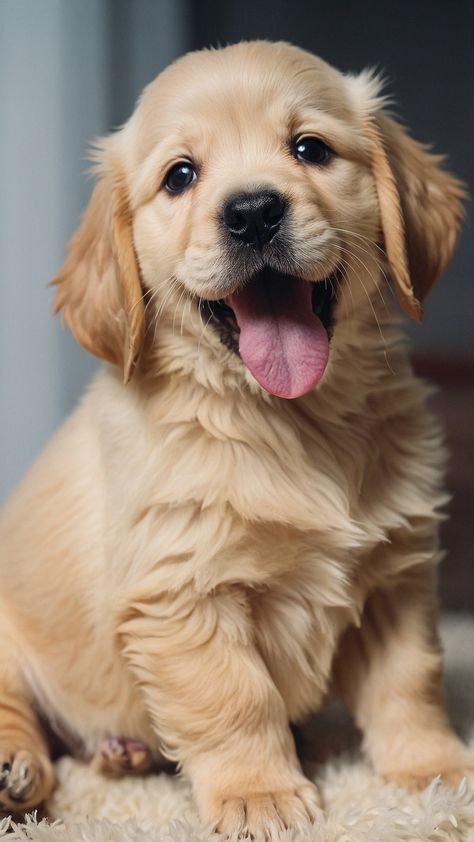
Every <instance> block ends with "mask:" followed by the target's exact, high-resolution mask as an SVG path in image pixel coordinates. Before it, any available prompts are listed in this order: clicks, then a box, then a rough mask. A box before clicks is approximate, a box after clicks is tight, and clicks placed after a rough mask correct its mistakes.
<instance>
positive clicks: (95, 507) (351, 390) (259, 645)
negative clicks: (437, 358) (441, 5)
mask: <svg viewBox="0 0 474 842" xmlns="http://www.w3.org/2000/svg"><path fill="white" fill-rule="evenodd" d="M379 87H380V86H379V83H378V81H377V79H376V78H375V77H374V76H373V75H371V74H370V73H367V72H365V73H362V74H361V75H360V76H357V77H355V76H344V75H342V74H341V73H339V72H337V71H336V70H334V69H333V68H332V67H330V66H328V65H327V64H325V63H324V62H323V61H321V60H320V59H317V58H315V57H314V56H312V55H310V54H308V53H306V52H304V51H302V50H300V49H297V48H295V47H292V46H289V45H288V44H284V43H277V44H271V43H266V42H255V43H242V44H237V45H235V46H230V47H226V48H225V49H222V50H212V51H203V52H199V53H193V54H190V55H187V56H185V57H184V58H183V59H181V60H180V61H178V62H177V63H176V64H174V65H172V66H171V67H170V68H168V69H167V70H165V72H164V73H162V74H161V75H160V76H159V77H158V79H156V80H155V81H154V82H152V83H151V84H150V85H149V86H148V87H147V88H146V89H145V91H144V93H143V95H142V97H141V98H140V101H139V103H138V105H137V108H136V110H135V112H134V114H133V115H132V117H131V118H130V120H129V121H128V123H127V124H126V125H125V126H124V127H123V128H122V129H121V130H120V131H118V132H117V133H116V134H114V135H113V136H111V137H108V138H106V139H105V140H104V141H101V142H100V144H99V145H98V149H97V152H96V156H97V162H98V176H99V180H98V184H97V186H96V188H95V190H94V193H93V196H92V199H91V202H90V205H89V207H88V209H87V210H86V212H85V215H84V218H83V220H82V223H81V225H80V227H79V229H78V231H77V233H76V235H75V237H74V239H73V240H72V243H71V246H70V251H69V256H68V258H67V260H66V262H65V265H64V266H63V268H62V270H61V272H60V273H59V275H58V277H57V278H56V280H55V283H56V284H57V298H56V309H57V310H58V311H61V312H62V316H63V318H64V321H65V322H66V324H67V325H68V326H69V327H70V328H71V330H72V332H73V333H74V335H75V336H76V338H77V340H78V341H79V342H80V343H81V344H82V345H83V346H84V347H85V348H87V349H88V350H89V351H91V352H92V353H94V354H96V355H97V356H99V357H101V358H103V359H104V360H106V361H107V362H108V363H109V365H107V366H105V367H104V368H103V370H102V371H100V373H99V374H98V376H97V377H95V379H94V382H93V383H92V385H91V387H90V389H89V390H88V392H87V394H86V396H85V398H84V399H83V400H82V402H81V403H80V405H79V406H78V408H77V409H76V411H75V412H74V413H73V415H72V416H71V417H70V418H69V420H68V421H66V423H65V424H64V426H63V427H62V428H61V429H60V430H59V432H58V433H57V435H56V437H55V438H54V440H53V441H52V442H51V444H50V445H49V447H48V448H47V449H46V451H45V452H44V453H43V455H42V456H41V457H40V459H39V460H38V462H37V463H36V465H35V466H34V467H33V468H32V470H31V472H30V473H29V475H28V476H27V477H26V479H25V480H24V481H23V483H22V484H21V486H20V488H19V489H18V490H17V491H16V493H14V494H13V496H12V498H11V500H10V501H9V503H8V505H7V507H6V509H5V511H4V514H3V518H2V522H1V557H0V565H1V606H0V625H1V633H2V647H1V653H0V753H1V756H0V762H1V764H2V765H1V767H0V768H1V769H2V772H1V775H2V778H1V787H2V792H1V793H0V798H1V801H2V805H3V808H4V809H7V810H13V809H18V808H23V809H24V808H30V807H32V806H34V805H35V804H37V803H38V802H40V801H41V800H42V799H44V798H45V797H46V796H47V795H48V793H49V792H50V790H51V787H52V786H53V769H52V766H51V762H50V759H49V756H48V748H47V742H46V737H45V735H44V732H43V730H42V726H41V725H40V722H44V721H47V722H48V723H49V726H52V728H53V729H56V730H57V731H58V732H59V733H60V734H61V735H62V736H63V738H65V739H66V742H68V743H69V745H70V746H71V750H72V749H73V748H74V747H77V746H80V747H81V748H80V751H81V753H82V755H83V756H88V757H91V758H92V757H94V755H95V756H96V757H95V761H94V762H96V763H97V762H98V761H97V757H99V765H100V758H101V757H104V756H105V755H106V754H107V752H104V751H103V744H104V740H105V741H107V740H109V743H108V745H109V748H110V746H112V749H113V748H114V746H115V747H116V746H117V745H118V746H119V750H118V754H119V755H120V753H121V752H122V749H123V747H124V746H125V750H124V751H125V754H127V751H128V748H127V747H129V746H132V747H133V746H138V747H139V749H140V746H142V745H143V744H144V745H145V746H147V747H148V748H149V751H150V753H151V755H152V756H153V758H154V759H155V760H156V759H157V758H158V757H159V754H160V751H161V750H162V749H163V751H164V752H165V754H166V755H167V756H168V757H170V758H172V759H174V760H175V761H177V762H178V763H179V764H180V767H181V768H182V770H183V772H184V773H185V774H186V775H188V776H189V778H190V780H191V782H192V786H193V789H194V793H195V797H196V801H197V804H198V806H199V810H200V814H201V816H202V819H203V821H204V822H210V823H212V825H213V826H214V827H217V828H218V829H219V830H221V831H223V832H225V833H231V832H233V831H243V830H244V829H245V828H247V829H248V830H249V831H250V832H252V833H256V832H258V831H263V832H265V833H266V834H269V835H271V834H272V833H273V832H274V831H276V830H278V829H281V828H286V827H300V826H304V825H305V824H307V823H310V822H311V821H313V820H314V818H315V816H316V815H317V814H318V811H319V810H320V806H319V802H318V796H317V791H316V788H315V787H314V786H313V784H312V783H310V782H309V781H308V780H307V779H306V778H305V777H304V775H303V773H302V770H301V768H300V765H299V761H298V758H297V756H296V752H295V747H294V744H293V739H292V735H291V732H290V728H289V723H290V722H296V721H298V720H301V719H302V718H304V717H305V716H306V715H307V714H308V713H309V712H310V711H313V710H315V709H317V708H318V707H319V706H321V704H322V703H323V701H324V699H325V697H326V696H327V694H328V693H329V692H331V691H333V690H336V691H337V692H339V693H340V694H342V696H343V698H344V699H345V700H346V702H347V704H348V706H349V708H350V710H351V711H352V712H353V715H354V717H355V719H356V721H357V723H358V725H359V726H360V728H361V729H362V731H363V734H364V739H365V746H366V749H367V751H368V753H369V755H370V757H371V758H372V761H373V764H374V766H375V769H376V770H377V772H378V773H379V774H380V775H382V776H384V777H386V778H387V779H389V780H392V781H396V782H399V783H400V784H402V785H407V786H424V785H425V784H426V783H427V782H428V781H429V780H430V779H431V778H432V777H433V776H435V775H438V774H440V775H442V776H443V778H445V780H446V781H448V782H452V783H455V782H456V781H457V780H458V779H459V778H460V777H461V776H463V775H464V774H465V773H467V772H468V771H472V770H473V769H474V762H473V758H472V756H471V755H470V754H469V753H468V750H467V749H466V748H465V747H464V746H463V745H462V744H461V742H459V740H458V739H457V737H456V736H455V735H454V733H453V731H452V730H451V727H450V725H449V723H448V719H447V715H446V712H445V707H444V702H443V690H442V664H441V654H440V647H439V643H438V638H437V631H436V597H435V588H436V565H437V562H438V560H439V557H440V552H439V548H438V538H437V532H438V521H439V518H440V514H439V513H440V507H441V506H442V505H443V503H444V502H445V499H446V497H445V494H444V492H443V487H442V473H443V461H444V454H443V447H442V443H441V437H440V433H439V429H438V426H437V424H436V422H435V421H434V420H433V418H432V417H431V415H430V414H429V412H428V411H427V409H426V406H425V400H426V396H427V393H428V392H427V389H426V387H425V386H424V385H423V384H421V383H420V382H418V381H417V380H416V379H415V378H414V376H413V374H412V371H411V368H410V363H409V361H408V356H407V349H406V346H405V342H404V340H403V338H402V335H401V331H400V328H399V324H398V320H399V317H398V315H397V313H396V307H395V306H394V305H393V303H392V301H391V300H390V296H389V292H388V287H387V286H386V276H387V275H390V276H391V278H392V279H393V283H394V286H395V288H396V290H397V294H398V297H399V299H400V302H401V304H402V306H403V307H404V308H405V310H407V311H408V312H409V313H410V314H411V315H412V316H414V317H415V318H417V319H419V318H420V317H421V308H422V301H423V299H424V297H425V295H426V293H427V292H428V290H429V288H430V287H431V285H432V284H433V282H434V281H435V279H436V278H437V277H438V276H439V275H440V274H441V272H442V271H443V269H444V268H445V266H446V264H447V262H448V260H449V258H450V256H451V254H452V251H453V249H454V246H455V243H456V239H457V235H458V229H459V225H460V220H461V218H462V210H461V203H460V202H461V199H462V196H463V189H462V186H461V185H460V183H459V182H458V181H456V180H455V179H454V178H452V177H451V176H450V175H448V174H447V173H446V172H443V170H442V169H441V168H440V158H439V157H436V156H434V155H432V154H430V153H429V152H428V151H427V150H426V149H425V148H424V147H423V146H420V145H419V144H418V143H416V142H415V141H414V140H412V139H411V138H410V137H409V136H408V135H407V133H406V132H405V131H404V130H403V129H402V128H401V127H400V126H399V125H398V124H397V123H396V122H394V120H393V119H392V118H391V117H389V116H388V115H387V114H386V113H385V112H384V100H383V98H381V97H380V95H379ZM124 381H125V382H124ZM114 740H115V742H114ZM132 753H133V752H132ZM145 753H146V751H145V749H143V751H142V754H141V756H142V759H143V755H144V754H145ZM111 754H112V765H113V763H114V762H115V760H116V757H115V755H114V750H112V752H111ZM116 754H117V752H116ZM129 754H130V752H129ZM138 754H139V755H140V750H138ZM114 758H115V760H114ZM109 761H110V752H109V755H108V761H107V762H109ZM107 762H106V763H105V766H107ZM140 762H141V761H140ZM124 765H125V766H127V765H128V766H132V767H133V765H134V761H133V759H132V760H131V761H130V757H128V760H127V762H125V763H124Z"/></svg>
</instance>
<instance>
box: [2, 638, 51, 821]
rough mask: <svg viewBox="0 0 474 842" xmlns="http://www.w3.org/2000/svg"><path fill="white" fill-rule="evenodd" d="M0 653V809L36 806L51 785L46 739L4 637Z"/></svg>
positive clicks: (8, 810) (16, 810) (21, 809)
mask: <svg viewBox="0 0 474 842" xmlns="http://www.w3.org/2000/svg"><path fill="white" fill-rule="evenodd" d="M3 646H4V648H3V651H2V652H1V653H0V813H24V812H25V811H26V810H31V809H32V808H33V807H37V806H39V805H40V804H41V803H42V802H43V801H45V800H46V798H48V796H49V795H50V793H51V791H52V789H53V786H54V772H53V767H52V764H51V761H50V759H49V753H48V748H47V744H46V740H45V738H44V736H43V734H42V732H41V727H40V724H39V722H38V719H37V717H36V714H35V712H34V710H33V708H32V706H31V704H30V702H29V699H28V695H27V692H26V688H25V687H24V684H23V682H22V679H21V676H20V673H19V670H18V668H17V666H16V664H15V661H14V657H13V655H12V654H11V650H9V646H8V641H7V640H5V639H4V641H3Z"/></svg>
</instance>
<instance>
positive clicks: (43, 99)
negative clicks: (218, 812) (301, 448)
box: [0, 0, 474, 500]
mask: <svg viewBox="0 0 474 842" xmlns="http://www.w3.org/2000/svg"><path fill="white" fill-rule="evenodd" d="M473 12H474V3H472V0H456V2H453V3H446V2H444V0H443V2H441V0H412V2H408V0H407V2H399V3H392V4H386V3H385V4H384V3H380V2H379V0H365V2H362V3H358V4H357V3H354V2H352V0H350V1H349V0H339V2H337V1H336V2H333V3H331V4H329V3H327V2H323V0H299V2H298V3H296V4H295V3H293V2H287V0H258V2H256V0H227V2H226V0H41V1H40V0H0V109H1V110H0V114H1V127H2V130H1V132H0V185H1V189H0V500H1V499H2V498H3V497H5V495H6V494H7V492H8V491H9V489H10V488H11V487H12V485H13V484H14V483H15V482H16V481H17V480H18V478H19V477H20V475H21V474H22V473H23V472H24V470H25V469H26V468H27V466H28V465H29V464H30V463H31V461H32V459H33V457H34V456H35V455H36V453H37V452H38V451H39V450H40V448H41V447H42V446H43V444H44V442H45V441H46V440H47V438H48V437H49V436H50V435H51V433H52V431H53V430H54V429H55V428H56V427H57V425H58V423H59V421H60V419H61V418H62V417H64V415H65V414H66V413H67V412H68V411H69V410H70V408H71V406H72V405H73V403H74V402H75V401H76V400H77V399H78V397H79V395H80V393H81V390H82V388H83V385H84V383H85V381H86V380H87V379H88V378H89V376H90V373H91V371H92V369H93V367H94V365H95V363H94V361H93V360H92V359H91V358H89V357H88V356H87V355H86V354H85V353H84V352H82V351H81V350H80V349H79V348H78V347H77V346H76V345H75V344H74V342H73V340H72V339H71V337H70V336H69V334H68V333H67V332H66V331H63V330H61V328H60V325H59V322H58V320H55V321H53V320H52V319H51V316H50V309H51V301H52V290H48V289H47V286H46V285H47V282H48V281H49V280H50V279H51V278H52V277H54V275H55V273H56V271H57V269H58V268H59V266H60V264H61V262H62V259H63V255H64V248H65V244H66V242H67V240H68V239H69V237H70V235H71V233H72V232H73V230H74V228H75V226H76V224H77V221H78V219H79V216H80V213H81V210H82V209H83V208H84V206H85V204H86V201H87V198H88V195H89V192H90V189H91V184H90V181H88V180H87V179H86V177H85V176H84V171H85V169H86V166H87V163H86V160H85V153H86V149H87V145H88V142H89V140H90V139H91V138H93V137H94V136H95V135H98V134H102V133H104V132H106V131H108V130H110V129H112V128H113V127H116V126H118V125H119V124H120V123H121V122H123V121H124V120H125V119H126V118H127V117H128V115H129V114H130V112H131V110H132V108H133V103H134V100H135V98H136V96H137V95H138V93H139V92H140V90H141V88H142V87H143V85H144V84H145V83H146V82H148V81H149V80H150V79H152V78H153V77H154V76H155V75H156V74H157V73H158V72H159V70H160V69H161V68H162V67H163V66H165V65H166V64H167V63H169V61H171V60H172V59H173V58H175V57H176V56H177V55H179V54H180V53H182V52H184V51H186V49H188V48H190V47H201V46H205V45H208V44H211V43H213V44H216V43H218V42H221V43H225V42H226V41H235V40H238V39H241V38H251V37H267V38H285V39H287V40H292V41H294V42H295V43H298V44H300V45H301V46H304V47H307V48H309V49H312V50H314V51H315V52H317V53H319V54H320V55H322V56H323V57H324V58H326V59H327V60H329V61H331V62H332V63H333V64H335V65H336V66H338V67H340V68H341V69H348V70H349V69H350V70H357V69H361V68H362V67H364V66H366V65H367V64H372V65H373V64H376V65H379V66H380V67H382V68H385V69H386V71H387V73H388V76H389V77H390V79H391V82H392V84H391V88H390V89H391V90H392V92H394V93H395V95H396V97H397V99H398V101H399V103H400V107H399V112H400V113H401V114H402V115H403V116H404V117H405V118H406V121H407V123H408V124H409V125H410V126H411V127H412V128H413V132H414V134H415V136H417V137H418V138H420V139H421V140H425V141H434V142H435V146H436V148H437V149H439V150H440V151H447V152H449V153H450V160H451V164H452V168H453V169H454V170H455V171H456V172H458V173H459V174H460V175H461V176H462V177H464V178H466V179H467V180H468V181H471V183H474V173H473V158H474V156H473V155H472V138H473V135H474V131H473V129H474V112H473V108H472V102H473V99H472V80H473V79H474V50H472V43H473V41H474V39H473V35H474V32H473V29H474V27H473ZM473 263H474V238H473V237H472V227H471V229H470V231H469V229H468V230H467V232H466V234H465V236H464V237H463V240H462V243H461V247H460V249H459V252H458V256H457V258H456V260H455V262H454V264H453V266H452V268H451V269H450V271H449V273H448V274H447V276H446V278H445V280H444V281H443V282H442V283H441V284H440V286H439V287H438V288H437V289H436V290H435V292H434V293H433V295H432V297H431V301H430V303H429V306H428V308H427V317H426V323H425V325H424V327H423V328H422V329H421V330H420V329H416V331H415V330H413V331H412V333H414V338H415V341H416V343H417V345H418V347H421V348H427V349H433V348H435V349H437V350H438V351H439V350H441V351H442V352H443V353H446V354H452V353H463V354H466V353H471V354H472V348H473V337H474V296H473V294H472V281H471V277H472V267H473Z"/></svg>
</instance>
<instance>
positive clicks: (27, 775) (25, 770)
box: [0, 746, 54, 813]
mask: <svg viewBox="0 0 474 842" xmlns="http://www.w3.org/2000/svg"><path fill="white" fill-rule="evenodd" d="M53 785H54V772H53V767H52V765H51V762H50V760H49V758H48V757H46V756H43V755H39V754H38V755H36V754H33V753H32V752H30V751H27V750H25V749H14V748H9V747H8V746H0V813H24V812H26V811H27V810H31V809H32V808H33V807H38V806H39V805H40V804H42V802H43V801H45V800H46V799H47V798H48V797H49V795H50V794H51V791H52V789H53Z"/></svg>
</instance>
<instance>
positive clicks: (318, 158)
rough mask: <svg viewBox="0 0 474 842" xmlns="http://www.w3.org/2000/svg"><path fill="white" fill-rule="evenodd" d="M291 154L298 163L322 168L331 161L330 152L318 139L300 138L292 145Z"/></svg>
mask: <svg viewBox="0 0 474 842" xmlns="http://www.w3.org/2000/svg"><path fill="white" fill-rule="evenodd" d="M293 154H294V156H295V158H297V159H298V161H304V162H305V163H307V164H318V165H319V166H323V165H324V164H327V163H328V161H330V160H331V157H332V152H331V150H330V148H329V146H327V145H326V144H325V143H324V141H323V140H319V138H318V137H300V138H299V140H297V141H295V143H294V144H293Z"/></svg>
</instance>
